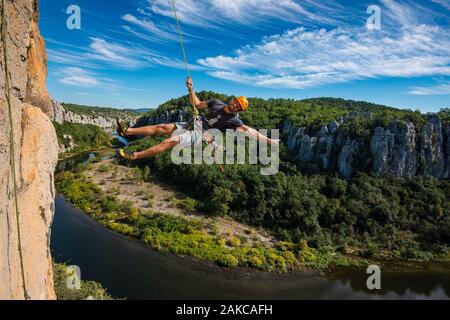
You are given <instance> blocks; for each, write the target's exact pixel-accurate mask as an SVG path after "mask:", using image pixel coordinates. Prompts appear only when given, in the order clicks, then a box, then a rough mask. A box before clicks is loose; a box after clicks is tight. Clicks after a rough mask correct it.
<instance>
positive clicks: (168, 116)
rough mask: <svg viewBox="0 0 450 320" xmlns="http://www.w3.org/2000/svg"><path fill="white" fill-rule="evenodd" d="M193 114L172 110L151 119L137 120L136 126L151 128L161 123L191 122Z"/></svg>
mask: <svg viewBox="0 0 450 320" xmlns="http://www.w3.org/2000/svg"><path fill="white" fill-rule="evenodd" d="M191 118H192V117H191V113H190V112H188V111H185V110H171V111H165V112H162V113H158V114H155V115H154V116H151V117H147V116H144V117H141V118H139V119H138V120H137V122H136V123H135V125H136V126H137V127H143V126H151V125H155V124H161V123H172V122H189V121H190V120H191Z"/></svg>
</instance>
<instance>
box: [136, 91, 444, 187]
mask: <svg viewBox="0 0 450 320" xmlns="http://www.w3.org/2000/svg"><path fill="white" fill-rule="evenodd" d="M198 95H199V98H200V99H202V100H208V99H212V98H218V99H221V100H224V101H229V99H230V97H229V96H226V95H223V94H218V93H214V92H200V93H199V94H198ZM249 102H250V106H251V107H250V109H249V110H248V111H246V112H244V113H241V114H240V115H239V116H240V118H241V119H242V120H243V121H244V123H245V124H247V125H249V126H252V127H254V128H266V129H271V128H279V129H281V136H282V139H283V141H284V143H285V146H286V147H287V148H288V149H289V150H290V152H289V155H288V156H287V160H289V161H290V162H293V163H295V164H297V165H298V167H299V168H301V169H302V171H303V172H305V173H318V172H328V173H331V174H334V173H337V174H339V175H340V176H341V177H345V178H349V177H351V176H353V175H354V174H356V173H358V172H366V173H370V172H376V173H381V174H392V175H394V176H406V177H411V176H420V175H426V176H433V177H436V178H439V179H447V178H449V177H450V122H449V118H450V116H449V114H450V113H449V110H448V109H442V110H441V112H439V113H438V114H437V115H425V114H422V113H420V112H419V111H412V110H408V109H405V110H402V109H396V108H392V107H388V106H383V105H377V104H373V103H369V102H364V101H352V100H344V99H337V98H315V99H306V100H293V99H269V100H264V99H260V98H250V99H249ZM188 105H189V101H188V97H187V96H183V97H180V98H177V99H172V100H169V101H167V102H166V103H164V104H162V105H161V106H159V107H158V108H157V109H155V110H151V111H150V112H148V113H147V114H145V115H144V116H143V117H141V118H140V119H139V120H138V121H137V126H143V125H148V124H158V123H168V122H176V121H187V120H188V119H190V108H189V107H186V106H188Z"/></svg>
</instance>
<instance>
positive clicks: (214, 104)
mask: <svg viewBox="0 0 450 320" xmlns="http://www.w3.org/2000/svg"><path fill="white" fill-rule="evenodd" d="M186 86H187V88H188V91H189V97H190V99H191V101H192V102H193V104H194V105H195V107H196V108H197V109H198V110H205V109H208V112H207V114H206V115H205V116H204V117H203V118H201V127H202V130H211V129H214V130H219V131H221V132H225V131H226V130H227V129H234V130H240V131H242V132H244V133H245V134H246V135H248V136H250V137H254V138H256V139H258V140H262V141H265V142H267V143H269V144H273V143H278V142H279V141H278V140H272V139H270V138H268V137H266V136H264V135H262V134H261V133H259V132H258V131H257V130H255V129H253V128H250V127H248V126H246V125H244V123H243V122H242V121H241V119H239V117H238V115H237V113H238V112H241V111H245V110H247V109H248V106H249V103H248V100H247V99H246V98H245V97H238V98H234V99H232V100H231V101H230V102H229V103H228V104H225V103H224V102H222V101H220V100H217V99H213V100H208V101H201V100H200V99H199V98H198V97H197V95H196V93H195V90H194V83H193V81H192V79H191V77H188V79H187V81H186ZM187 125H188V124H187V123H185V122H177V123H168V124H158V125H154V126H146V127H141V128H128V127H127V126H125V125H124V124H123V123H122V121H120V119H117V133H118V134H119V135H120V136H122V137H126V136H156V135H172V136H171V137H170V138H168V139H166V140H164V141H163V142H161V143H160V144H158V145H156V146H154V147H151V148H149V149H147V150H144V151H139V152H128V151H126V150H124V149H121V150H119V152H118V154H119V156H120V157H122V158H124V159H127V160H138V159H143V158H149V157H152V156H155V155H157V154H160V153H163V152H165V151H168V150H170V149H172V148H174V147H175V146H176V145H178V144H181V146H183V147H188V146H190V145H191V144H192V143H194V141H193V140H194V136H195V132H194V131H187V130H186V129H187ZM194 130H197V129H194ZM174 132H175V133H174ZM177 132H180V133H179V134H177Z"/></svg>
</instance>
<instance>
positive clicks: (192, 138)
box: [172, 122, 221, 148]
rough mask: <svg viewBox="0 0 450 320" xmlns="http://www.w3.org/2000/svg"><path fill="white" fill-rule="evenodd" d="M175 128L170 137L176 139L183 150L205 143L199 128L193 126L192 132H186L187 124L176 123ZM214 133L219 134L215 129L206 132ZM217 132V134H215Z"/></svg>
mask: <svg viewBox="0 0 450 320" xmlns="http://www.w3.org/2000/svg"><path fill="white" fill-rule="evenodd" d="M175 126H176V127H177V129H176V130H175V131H174V133H173V135H172V137H175V136H176V137H178V139H179V141H180V145H181V146H182V147H183V148H187V147H190V146H191V145H193V144H201V143H202V142H204V141H205V139H204V136H203V130H202V128H201V127H200V126H196V125H194V130H191V131H189V130H187V129H186V127H187V122H176V123H175ZM212 130H213V131H214V133H216V134H221V132H220V131H219V130H217V129H210V130H208V131H212ZM216 130H217V132H216Z"/></svg>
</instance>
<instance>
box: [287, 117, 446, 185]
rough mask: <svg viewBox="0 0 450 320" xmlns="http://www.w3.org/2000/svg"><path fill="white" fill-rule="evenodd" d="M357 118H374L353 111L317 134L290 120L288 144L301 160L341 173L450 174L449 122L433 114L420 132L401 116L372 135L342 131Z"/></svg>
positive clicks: (322, 168) (288, 123) (444, 176)
mask: <svg viewBox="0 0 450 320" xmlns="http://www.w3.org/2000/svg"><path fill="white" fill-rule="evenodd" d="M355 116H360V117H363V118H366V119H367V118H370V117H372V115H371V114H369V113H368V114H359V115H353V114H350V115H348V116H346V117H341V118H340V119H338V120H337V121H332V122H330V123H329V124H328V125H327V126H323V127H322V128H321V129H320V130H319V131H318V132H317V133H315V134H313V135H312V134H311V133H308V130H307V129H306V128H295V127H292V126H291V125H290V122H286V121H285V122H284V123H283V125H282V126H281V129H282V131H283V132H284V133H285V134H286V137H287V138H286V144H287V148H288V149H290V150H293V151H295V152H297V154H298V156H297V159H298V161H299V162H300V163H303V164H313V165H316V167H318V168H319V169H321V170H324V171H337V172H338V173H339V174H340V175H341V176H342V177H351V176H352V175H353V174H354V173H355V172H357V171H373V172H376V173H379V174H389V175H394V176H401V177H411V176H416V175H425V176H433V177H436V178H438V179H448V178H450V123H449V122H446V123H442V122H441V120H440V118H439V117H438V116H437V115H435V114H430V115H428V116H427V120H426V122H425V124H424V126H423V128H421V130H420V131H419V130H417V129H416V128H415V127H414V125H413V124H412V123H404V122H401V121H398V120H396V121H394V122H393V123H392V124H391V125H390V126H389V127H387V128H381V127H378V128H375V130H374V132H373V134H372V135H371V136H370V137H368V138H366V139H364V138H358V139H357V138H351V137H348V136H345V135H344V134H343V132H341V130H340V126H341V125H342V123H345V122H346V121H347V120H348V119H350V118H352V117H355ZM366 164H369V168H367V166H366Z"/></svg>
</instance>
